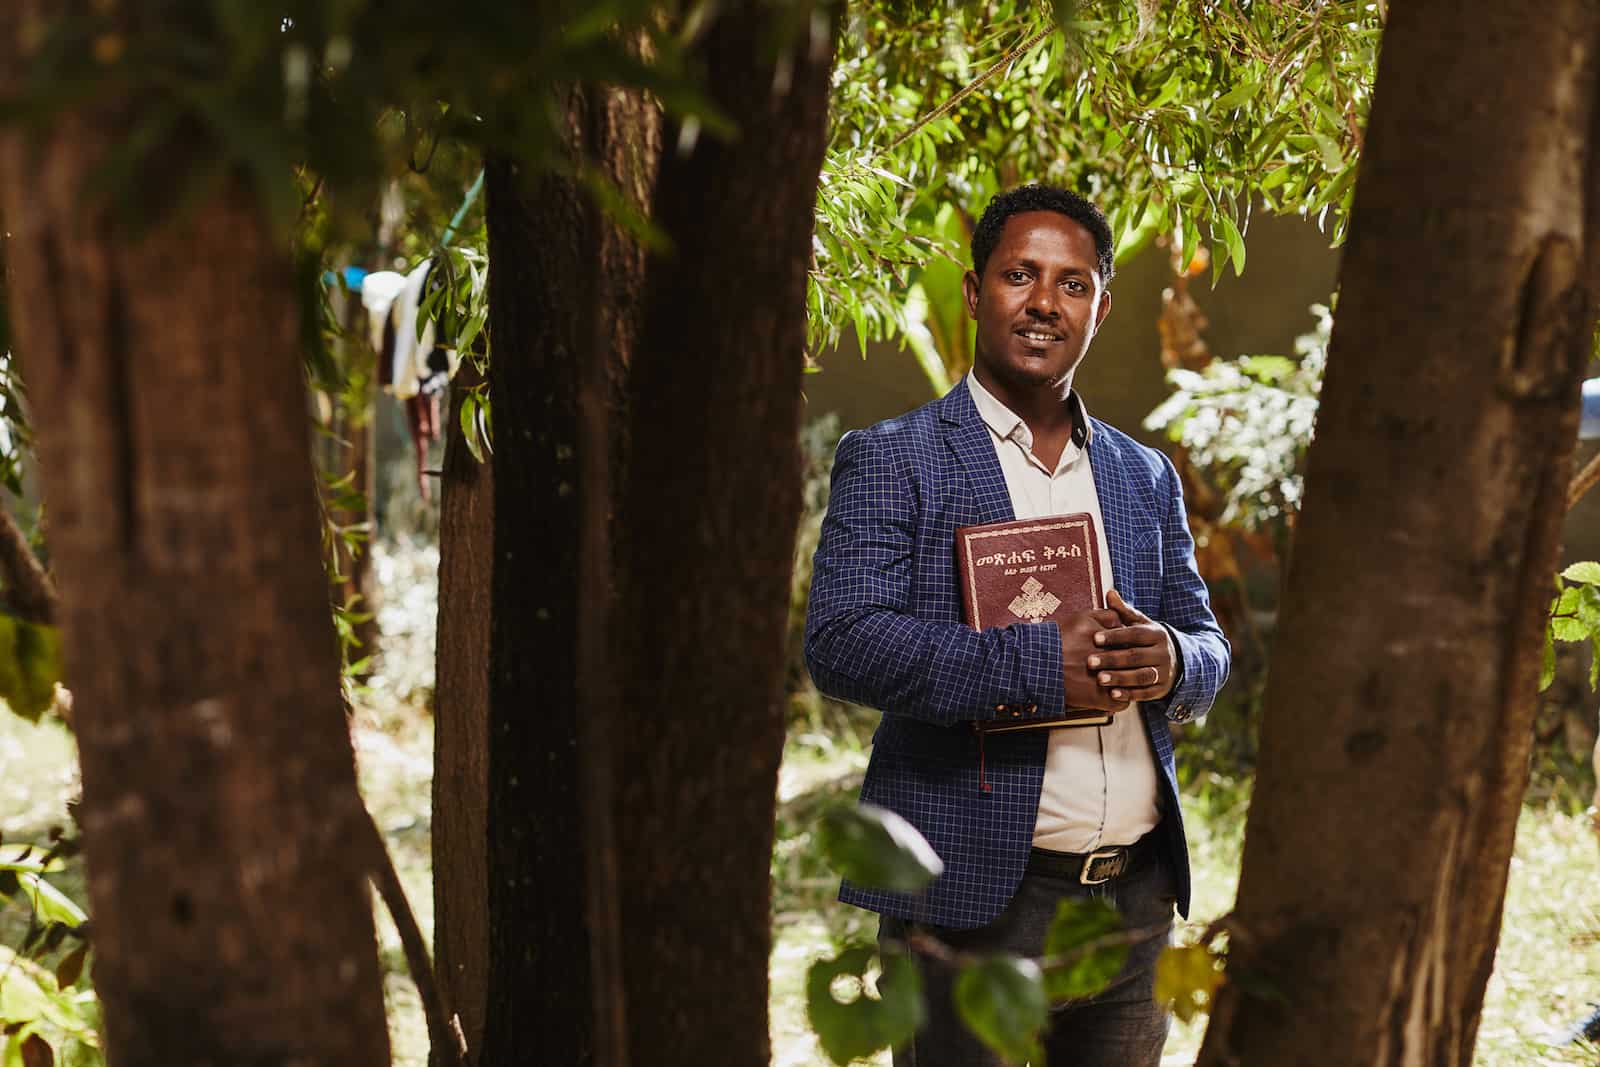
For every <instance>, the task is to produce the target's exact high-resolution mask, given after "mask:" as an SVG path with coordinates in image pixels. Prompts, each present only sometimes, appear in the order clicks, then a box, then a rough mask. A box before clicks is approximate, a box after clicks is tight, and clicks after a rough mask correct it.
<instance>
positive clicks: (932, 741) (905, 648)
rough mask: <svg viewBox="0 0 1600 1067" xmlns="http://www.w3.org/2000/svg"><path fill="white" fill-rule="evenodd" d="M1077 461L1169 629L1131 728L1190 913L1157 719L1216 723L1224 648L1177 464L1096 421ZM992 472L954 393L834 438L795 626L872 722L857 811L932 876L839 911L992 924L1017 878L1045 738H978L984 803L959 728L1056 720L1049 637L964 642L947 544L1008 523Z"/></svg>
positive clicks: (1000, 484)
mask: <svg viewBox="0 0 1600 1067" xmlns="http://www.w3.org/2000/svg"><path fill="white" fill-rule="evenodd" d="M1091 422H1092V424H1093V427H1094V432H1093V433H1092V434H1091V435H1090V437H1089V444H1088V448H1089V462H1090V467H1091V469H1092V471H1093V474H1094V485H1095V491H1096V493H1097V494H1098V495H1099V498H1100V510H1101V512H1102V514H1103V517H1104V519H1105V527H1106V528H1105V536H1106V539H1107V544H1108V545H1109V547H1110V551H1111V570H1112V577H1113V580H1114V583H1115V584H1114V588H1115V589H1116V590H1117V591H1118V592H1119V593H1121V594H1122V595H1123V597H1124V598H1125V599H1126V600H1127V601H1128V603H1130V604H1132V605H1133V606H1134V607H1136V608H1138V609H1139V610H1140V611H1143V612H1145V613H1146V614H1147V615H1149V616H1150V617H1151V618H1153V619H1156V620H1157V621H1159V622H1162V623H1164V624H1165V625H1166V626H1167V628H1168V630H1169V631H1170V632H1171V633H1172V635H1173V639H1174V644H1175V646H1176V648H1177V652H1178V657H1179V659H1180V660H1181V672H1182V673H1181V677H1180V679H1179V682H1178V685H1177V686H1176V687H1175V688H1174V690H1173V691H1172V693H1171V694H1169V695H1168V696H1167V697H1166V698H1165V699H1164V700H1162V701H1159V702H1146V703H1144V704H1142V705H1140V708H1139V714H1140V715H1141V716H1142V718H1143V720H1144V727H1145V730H1146V732H1147V733H1148V734H1149V737H1150V747H1151V751H1152V752H1154V753H1155V757H1156V760H1157V762H1158V763H1159V764H1160V772H1161V773H1160V774H1158V775H1157V781H1158V783H1159V787H1160V791H1161V796H1160V804H1161V808H1162V812H1163V816H1162V819H1161V823H1160V826H1159V827H1158V831H1157V832H1158V833H1160V834H1161V836H1162V839H1163V843H1164V846H1165V848H1166V849H1167V852H1168V855H1169V857H1170V859H1171V862H1172V864H1173V869H1174V870H1175V871H1176V872H1177V873H1178V910H1179V911H1180V912H1181V913H1182V914H1184V915H1187V914H1188V910H1189V860H1188V851H1187V848H1186V845H1185V840H1184V834H1183V818H1182V815H1181V813H1180V812H1179V810H1178V792H1177V778H1176V774H1175V771H1174V767H1173V759H1172V733H1171V731H1170V730H1169V729H1168V725H1167V724H1168V720H1171V721H1173V722H1187V721H1189V720H1191V719H1196V718H1199V717H1201V716H1203V715H1204V714H1205V713H1206V712H1207V711H1208V710H1209V709H1210V707H1211V701H1212V699H1213V698H1214V697H1215V696H1216V693H1217V690H1218V689H1219V688H1221V686H1222V683H1223V681H1224V680H1225V678H1226V677H1227V672H1228V659H1229V648H1228V643H1227V640H1226V639H1225V638H1224V637H1223V635H1222V631H1221V629H1220V628H1219V627H1218V626H1217V622H1216V619H1215V618H1214V617H1213V616H1212V614H1211V606H1210V598H1209V596H1208V594H1207V592H1206V587H1205V583H1204V582H1203V581H1201V579H1200V574H1199V572H1198V571H1197V570H1196V569H1195V562H1194V542H1193V540H1192V539H1191V538H1190V536H1189V528H1188V523H1187V521H1186V519H1185V515H1184V510H1183V493H1182V489H1181V488H1180V486H1179V482H1178V476H1177V472H1176V471H1174V469H1173V467H1172V463H1171V461H1169V460H1168V459H1167V458H1166V457H1165V456H1164V455H1162V454H1161V453H1160V452H1157V451H1156V450H1154V449H1151V448H1147V447H1145V446H1143V445H1141V444H1139V443H1137V442H1135V441H1134V440H1133V439H1132V438H1130V437H1128V436H1127V435H1126V434H1123V433H1121V432H1119V431H1118V430H1115V429H1113V428H1112V427H1110V426H1108V425H1106V424H1105V423H1103V422H1100V421H1099V420H1098V419H1091ZM1014 517H1015V515H1014V514H1013V512H1012V508H1011V495H1010V492H1009V491H1008V490H1007V488H1006V481H1005V475H1004V473H1003V472H1002V471H1001V468H1000V460H999V458H998V457H997V456H996V455H995V448H994V444H993V443H992V441H991V439H990V436H989V430H988V427H987V426H986V425H985V424H984V422H983V419H982V417H981V416H980V415H979V414H978V409H977V407H976V405H974V403H973V401H972V394H971V393H969V392H968V391H967V385H966V382H965V380H963V381H962V382H961V383H959V384H958V385H957V386H956V387H955V388H954V389H952V390H951V391H950V392H949V393H948V394H947V395H946V396H945V397H944V398H943V399H941V400H936V401H933V402H932V403H930V404H927V405H924V406H923V407H921V408H919V409H917V410H916V411H913V412H911V413H910V414H908V415H904V416H901V417H900V418H897V419H890V420H889V421H887V422H880V423H878V424H877V425H876V426H873V427H871V428H870V429H866V430H860V431H856V432H853V433H849V434H846V435H845V437H844V439H843V440H841V441H840V442H839V450H838V453H837V455H836V456H835V458H834V465H833V482H832V489H831V492H830V497H829V501H828V514H827V517H826V518H825V519H824V520H823V523H822V536H821V540H820V542H819V544H818V546H817V553H816V559H815V565H814V571H813V575H812V579H811V600H810V605H809V608H808V610H807V615H806V642H805V651H806V663H807V665H808V666H809V667H810V668H811V676H812V678H813V680H814V681H815V682H816V684H817V688H818V689H820V690H822V691H823V692H824V693H827V694H829V695H830V696H834V697H837V698H839V699H841V700H847V701H850V702H852V703H856V704H863V705H866V706H868V707H873V708H878V709H880V710H881V711H882V712H883V713H884V714H883V719H882V721H881V723H880V724H879V726H878V730H877V734H876V736H875V737H874V739H873V749H872V759H871V762H870V763H869V764H868V766H867V775H866V780H865V782H864V783H863V784H862V787H861V800H862V802H864V803H872V804H877V805H880V806H882V807H886V808H890V809H892V810H894V811H896V812H899V813H900V814H901V815H903V816H905V818H907V819H909V820H910V821H911V822H912V824H914V825H915V826H916V827H917V829H918V830H920V831H921V832H922V834H923V836H925V837H926V838H927V839H928V842H929V843H930V844H931V845H932V846H933V848H934V851H935V852H937V853H938V854H939V856H940V858H941V859H943V860H944V864H945V869H944V873H943V874H942V875H940V877H939V878H937V879H935V880H934V882H933V884H932V885H931V886H930V887H929V888H927V889H925V890H923V891H922V892H920V893H916V894H905V893H888V892H878V891H874V890H868V889H863V888H861V887H859V886H855V885H852V884H850V883H849V882H848V881H847V882H845V883H844V885H843V886H842V888H841V889H840V893H839V896H840V899H841V900H844V901H846V902H847V903H850V904H855V905H858V906H860V907H863V908H868V909H871V910H873V911H877V912H882V913H886V914H891V915H897V916H899V917H901V918H904V919H909V920H912V921H915V922H923V923H930V924H932V925H936V926H947V927H956V928H967V927H973V926H981V925H983V924H984V923H987V922H990V921H992V920H993V919H994V918H995V917H996V916H997V915H999V914H1000V912H1001V910H1002V909H1003V908H1004V907H1005V906H1006V904H1007V903H1008V902H1009V901H1010V899H1011V896H1012V894H1013V893H1014V892H1016V888H1017V885H1018V883H1019V882H1020V881H1021V880H1022V871H1023V867H1024V866H1025V864H1026V863H1027V858H1028V850H1029V848H1030V847H1031V845H1032V839H1033V824H1034V819H1035V817H1036V815H1037V814H1038V810H1039V793H1040V789H1041V788H1042V786H1043V783H1044V764H1045V749H1046V745H1047V740H1048V739H1047V736H1046V732H1045V731H1042V730H1024V731H1020V732H1016V733H1007V734H995V735H991V736H989V737H988V738H987V740H986V742H985V752H984V757H985V762H986V764H987V779H988V782H989V783H990V787H991V790H992V791H991V792H983V791H982V790H980V788H979V778H978V772H979V768H978V739H977V736H976V734H975V733H974V731H973V730H972V728H971V726H970V723H971V722H972V721H973V720H976V719H986V718H994V717H996V715H997V712H998V710H999V707H1001V706H1012V705H1020V706H1022V707H1027V706H1028V705H1036V706H1037V708H1038V712H1039V713H1040V714H1045V713H1048V712H1056V711H1060V710H1061V708H1062V703H1063V700H1064V697H1063V694H1062V666H1061V637H1060V631H1059V630H1058V629H1057V627H1056V626H1055V624H1054V623H1044V624H1019V625H1015V626H1009V627H1005V628H1003V629H991V630H984V631H982V632H979V631H976V630H973V629H971V628H970V627H968V626H966V625H965V624H964V623H963V622H962V621H961V594H960V591H959V587H958V586H957V583H956V565H955V530H956V527H957V526H966V525H970V524H973V523H982V522H999V521H1003V520H1009V519H1012V518H1014Z"/></svg>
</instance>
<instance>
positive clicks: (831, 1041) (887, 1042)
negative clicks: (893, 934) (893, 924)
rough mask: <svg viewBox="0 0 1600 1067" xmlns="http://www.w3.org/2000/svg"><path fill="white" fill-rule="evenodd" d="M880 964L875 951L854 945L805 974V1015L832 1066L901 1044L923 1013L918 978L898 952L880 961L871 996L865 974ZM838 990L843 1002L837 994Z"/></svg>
mask: <svg viewBox="0 0 1600 1067" xmlns="http://www.w3.org/2000/svg"><path fill="white" fill-rule="evenodd" d="M879 962H880V960H879V953H878V950H877V949H876V948H874V947H873V946H871V945H857V946H855V947H853V948H848V949H845V950H844V951H843V952H841V953H839V955H838V956H836V957H834V958H832V959H825V960H818V961H817V962H816V963H813V964H812V965H811V967H810V969H809V970H808V971H807V972H806V1015H807V1017H808V1018H809V1019H810V1021H811V1026H812V1029H814V1030H816V1032H817V1038H818V1040H819V1041H820V1042H821V1044H822V1050H823V1051H824V1052H825V1053H827V1054H828V1058H829V1059H831V1060H832V1061H833V1062H834V1063H839V1064H844V1063H849V1062H850V1061H851V1060H855V1059H860V1058H862V1057H865V1056H870V1055H872V1054H873V1053H874V1052H878V1051H880V1050H882V1049H886V1048H893V1047H895V1046H897V1045H900V1044H902V1043H904V1042H905V1041H906V1040H908V1039H909V1038H910V1037H911V1035H912V1034H915V1033H916V1032H917V1028H918V1027H919V1026H921V1025H922V1022H923V1019H924V1018H925V1016H926V1014H927V1012H926V1009H925V1008H924V1006H923V1000H922V975H921V974H920V973H918V971H917V966H916V964H915V963H914V962H912V960H911V957H909V956H907V955H905V954H902V953H890V954H888V955H885V956H883V957H882V959H881V966H882V974H881V975H880V976H879V978H878V981H877V988H876V994H877V995H876V996H874V995H873V990H872V988H871V985H870V982H869V973H870V971H871V970H872V969H873V967H874V966H875V965H878V964H879ZM840 986H843V987H844V993H845V998H844V999H841V998H840V997H839V996H838V995H836V993H835V989H836V988H837V987H840Z"/></svg>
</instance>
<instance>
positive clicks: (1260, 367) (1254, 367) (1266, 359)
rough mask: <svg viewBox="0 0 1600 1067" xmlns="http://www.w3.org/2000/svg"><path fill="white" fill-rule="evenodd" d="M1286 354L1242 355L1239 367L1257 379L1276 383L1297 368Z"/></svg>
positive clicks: (1271, 383)
mask: <svg viewBox="0 0 1600 1067" xmlns="http://www.w3.org/2000/svg"><path fill="white" fill-rule="evenodd" d="M1299 366H1300V365H1299V364H1298V363H1296V362H1295V361H1294V360H1292V359H1290V358H1289V357H1288V356H1242V357H1240V359H1239V369H1240V370H1242V371H1244V372H1245V373H1246V374H1248V375H1250V377H1252V378H1254V379H1256V380H1257V381H1260V382H1264V383H1266V384H1267V385H1277V384H1278V383H1279V382H1281V381H1283V380H1284V379H1285V378H1287V377H1288V376H1289V375H1291V374H1293V373H1294V372H1295V370H1296V369H1298V368H1299Z"/></svg>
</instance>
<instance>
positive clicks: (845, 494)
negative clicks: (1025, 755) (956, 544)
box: [805, 432, 1065, 725]
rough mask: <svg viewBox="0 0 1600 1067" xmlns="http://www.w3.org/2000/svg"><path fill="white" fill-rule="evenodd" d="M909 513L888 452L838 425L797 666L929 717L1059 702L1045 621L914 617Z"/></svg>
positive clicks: (1057, 707) (856, 698)
mask: <svg viewBox="0 0 1600 1067" xmlns="http://www.w3.org/2000/svg"><path fill="white" fill-rule="evenodd" d="M916 517H917V516H916V497H915V494H914V493H913V491H912V486H911V485H910V483H909V480H908V479H907V478H906V477H905V476H904V474H903V473H902V472H901V471H900V470H899V469H898V466H897V464H896V463H895V462H894V460H893V458H892V457H890V456H889V455H887V454H886V452H885V450H884V448H883V447H882V445H881V444H880V443H879V442H877V441H876V440H875V439H874V437H873V435H872V434H870V433H862V432H857V433H850V434H846V435H845V437H844V439H843V440H841V441H840V442H839V450H838V453H837V455H836V456H835V458H834V464H833V479H832V485H831V488H830V491H829V497H828V513H827V515H826V517H825V518H824V519H823V521H822V533H821V537H820V539H819V541H818V544H817V552H816V557H815V561H814V564H813V569H812V576H811V598H810V601H809V603H808V605H807V608H806V637H805V653H806V665H807V666H808V667H809V668H810V669H811V677H812V680H813V681H815V682H816V685H817V688H818V689H820V690H821V691H822V692H824V693H826V694H828V695H829V696H832V697H835V698H837V699H840V700H847V701H850V702H851V703H854V704H863V705H866V706H867V707H874V708H878V709H879V710H881V711H883V712H885V713H888V714H891V715H906V716H910V717H913V718H916V719H921V720H923V721H925V722H931V723H937V724H940V725H953V724H955V723H959V722H968V721H973V720H978V719H992V718H995V717H996V716H997V715H999V714H1000V713H1001V710H1002V709H1005V711H1006V713H1007V714H1010V711H1011V710H1012V709H1017V710H1020V711H1021V712H1022V713H1024V714H1030V715H1046V714H1055V713H1058V712H1060V711H1061V710H1062V703H1063V700H1064V699H1065V698H1064V694H1063V679H1062V671H1061V633H1060V631H1059V630H1058V629H1057V628H1056V625H1055V624H1054V623H1036V624H1031V625H1025V626H1021V625H1019V626H1009V627H1005V628H1003V629H1000V628H997V629H990V630H983V631H977V630H973V629H972V628H971V627H969V626H966V625H964V624H962V623H959V622H937V621H932V620H928V619H922V618H918V617H917V615H916V613H915V610H914V604H913V585H914V579H915V563H916V536H915V531H916V526H917V523H916ZM952 570H953V567H952ZM952 580H953V574H952Z"/></svg>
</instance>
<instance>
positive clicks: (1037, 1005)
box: [954, 956, 1050, 1063]
mask: <svg viewBox="0 0 1600 1067" xmlns="http://www.w3.org/2000/svg"><path fill="white" fill-rule="evenodd" d="M954 993H955V1001H956V1010H957V1011H958V1012H960V1013H961V1020H962V1021H963V1022H964V1023H966V1024H967V1028H968V1029H970V1030H971V1031H972V1032H973V1033H974V1034H975V1035H977V1037H978V1039H979V1040H980V1041H982V1042H983V1043H984V1044H985V1045H988V1046H989V1047H990V1048H992V1049H994V1050H995V1051H996V1052H998V1053H1000V1054H1001V1055H1002V1056H1004V1057H1006V1059H1008V1060H1010V1061H1011V1062H1013V1063H1022V1062H1024V1061H1026V1060H1032V1061H1033V1062H1035V1063H1039V1062H1041V1061H1042V1054H1041V1052H1040V1049H1039V1034H1040V1032H1041V1031H1042V1030H1043V1029H1044V1024H1045V1021H1046V1019H1047V1018H1048V1017H1049V1008H1050V1001H1049V998H1048V997H1047V996H1046V994H1045V987H1044V975H1043V972H1041V971H1040V969H1039V965H1038V964H1037V963H1035V962H1034V961H1033V960H1028V959H1022V958H1020V957H1017V956H989V957H986V958H984V959H980V960H977V961H975V962H973V963H970V964H968V965H967V966H966V967H965V968H963V969H962V971H961V973H960V974H959V975H957V976H956V982H955V990H954Z"/></svg>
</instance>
